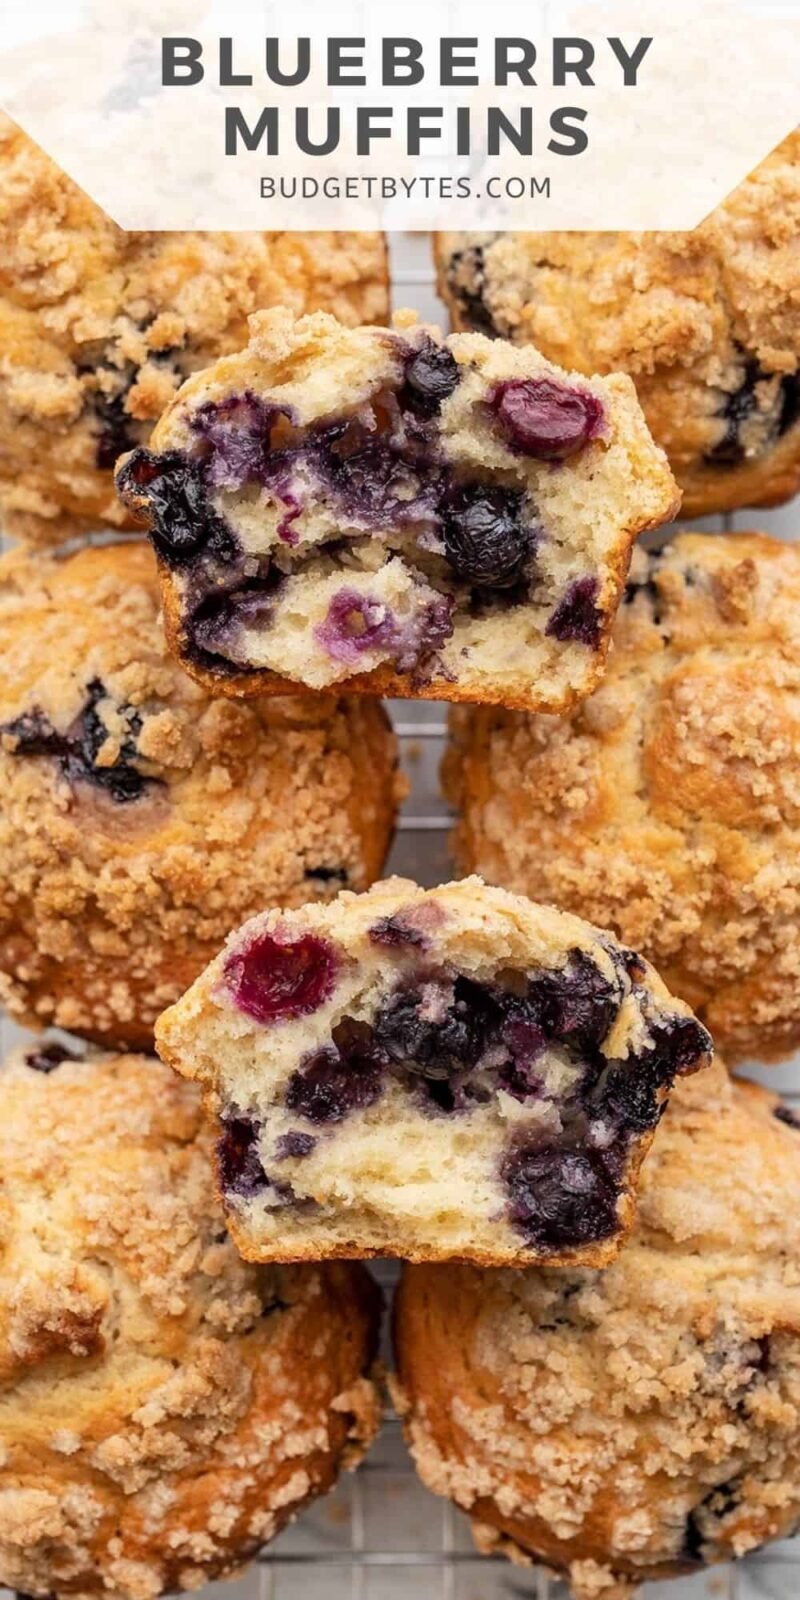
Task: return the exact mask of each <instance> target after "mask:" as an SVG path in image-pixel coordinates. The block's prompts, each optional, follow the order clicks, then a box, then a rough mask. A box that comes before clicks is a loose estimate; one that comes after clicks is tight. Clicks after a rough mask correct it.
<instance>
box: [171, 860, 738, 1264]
mask: <svg viewBox="0 0 800 1600" xmlns="http://www.w3.org/2000/svg"><path fill="white" fill-rule="evenodd" d="M156 1044H157V1048H158V1051H159V1054H160V1055H161V1056H162V1057H163V1059H164V1060H165V1061H168V1062H169V1064H170V1065H171V1066H173V1067H175V1069H176V1070H177V1071H178V1072H181V1073H183V1074H184V1075H185V1076H186V1077H188V1078H194V1079H196V1080H197V1081H198V1082H199V1083H201V1084H202V1086H203V1089H204V1091H205V1096H206V1104H207V1109H208V1111H209V1114H210V1116H211V1117H212V1118H213V1119H214V1122H215V1124H216V1127H217V1156H216V1159H217V1173H218V1183H219V1189H220V1195H221V1198H222V1201H223V1204H224V1207H225V1212H226V1216H227V1218H228V1225H229V1227H230V1229H231V1233H232V1234H233V1237H234V1238H235V1240H236V1243H237V1245H238V1247H239V1249H240V1250H241V1251H242V1253H243V1254H244V1255H245V1256H247V1257H248V1258H250V1259H252V1260H264V1261H266V1260H274V1259H279V1260H282V1261H286V1260H312V1261H313V1260H322V1259H325V1258H327V1257H329V1256H344V1257H355V1256H376V1255H380V1256H383V1255H388V1256H392V1255H397V1256H402V1257H404V1258H407V1259H411V1260H417V1261H437V1260H451V1259H453V1258H454V1257H456V1258H459V1259H465V1260H469V1261H473V1262H476V1263H477V1264H478V1265H482V1266H495V1265H504V1264H510V1265H514V1266H521V1265H523V1264H526V1263H529V1262H531V1261H543V1260H546V1261H548V1262H553V1263H557V1264H564V1263H572V1262H576V1261H578V1262H584V1263H586V1262H590V1263H592V1264H593V1265H599V1264H602V1263H603V1262H605V1261H608V1260H611V1259H613V1257H614V1255H615V1254H616V1253H617V1252H618V1250H619V1248H620V1246H621V1245H622V1243H623V1241H624V1238H625V1235H626V1234H627V1233H628V1231H629V1229H630V1226H631V1222H632V1218H633V1212H634V1198H635V1192H636V1185H637V1178H638V1173H639V1168H640V1165H641V1162H642V1160H643V1159H644V1157H645V1155H646V1153H647V1150H648V1149H649V1146H650V1143H651V1141H652V1137H653V1132H654V1130H655V1127H656V1125H657V1123H658V1121H659V1118H660V1116H661V1113H662V1110H663V1107H664V1104H665V1102H666V1100H667V1098H668V1096H669V1092H670V1089H671V1088H672V1085H673V1082H674V1081H675V1079H676V1078H677V1077H680V1076H682V1075H684V1074H688V1073H693V1072H696V1071H698V1070H699V1069H700V1068H701V1067H704V1066H706V1065H707V1063H708V1061H709V1059H710V1054H711V1040H710V1038H709V1035H708V1033H707V1032H706V1030H705V1028H703V1027H701V1026H700V1024H699V1023H698V1022H697V1021H696V1020H695V1018H694V1017H693V1016H692V1014H691V1012H690V1011H689V1010H688V1007H686V1006H685V1005H683V1003H682V1002H681V1001H678V1000H673V998H672V996H671V995H670V994H669V992H668V991H667V989H666V988H665V987H664V985H663V984H662V982H661V980H660V978H659V977H658V974H657V973H656V972H654V971H653V969H652V968H650V967H648V966H647V965H646V963H645V962H643V961H641V960H640V958H639V957H638V956H636V955H635V954H634V952H633V951H632V950H628V949H623V948H622V947H621V946H620V945H618V944H617V943H616V942H615V941H614V940H613V939H612V938H611V937H610V936H609V935H606V934H603V933H601V932H600V931H599V930H598V929H597V928H593V927H591V926H590V925H589V924H588V923H586V922H582V921H580V920H579V919H578V918H577V917H569V916H566V915H565V914H564V913H562V912H558V911H555V910H553V909H552V907H546V906H535V905H532V904H531V902H530V901H527V900H523V899H522V898H521V897H519V896H514V895H510V894H506V893H505V892H504V891H503V890H500V889H490V888H487V887H486V885H485V884H484V883H482V882H481V880H480V879H479V878H470V879H467V880H466V881H463V882H460V883H451V884H445V885H443V886H442V887H440V888H437V889H430V890H425V889H420V888H419V887H418V886H417V885H416V884H414V883H411V882H407V881H405V880H404V879H401V878H394V879H389V880H388V881H387V882H385V883H381V884H376V885H375V886H374V887H373V889H371V890H370V891H369V893H367V894H363V895H354V894H350V893H344V894H342V895H340V896H339V897H338V899H337V900H336V901H334V902H333V903H332V904H330V905H327V906H313V905H309V906H305V907H303V908H301V909H300V910H298V911H294V912H291V911H287V912H283V911H277V910H276V911H273V912H270V913H266V914H265V915H263V916H260V917H255V918H253V919H252V920H251V921H250V922H249V923H246V924H245V926H244V927H243V928H240V929H238V930H237V931H236V932H235V933H233V934H232V935H231V937H230V938H229V939H228V941H227V943H226V946H225V948H224V949H223V951H222V952H221V954H220V955H219V957H218V958H217V959H216V960H215V961H213V962H212V963H211V964H210V966H209V967H208V968H207V969H206V971H205V972H204V973H203V974H202V975H201V976H200V978H198V980H197V981H196V983H194V984H193V985H192V988H191V989H189V990H188V992H187V993H186V994H185V995H184V996H183V998H182V999H181V1000H179V1001H178V1003H177V1004H176V1005H174V1006H172V1007H171V1008H170V1009H169V1010H168V1011H166V1012H165V1013H164V1015H163V1016H162V1017H160V1018H159V1021H158V1025H157V1028H156Z"/></svg>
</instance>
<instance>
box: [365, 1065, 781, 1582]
mask: <svg viewBox="0 0 800 1600" xmlns="http://www.w3.org/2000/svg"><path fill="white" fill-rule="evenodd" d="M798 1260H800V1122H796V1121H795V1120H794V1119H793V1118H792V1115H791V1113H790V1112H787V1111H785V1110H784V1109H783V1108H782V1107H781V1106H780V1105H779V1104H778V1102H776V1101H775V1100H774V1099H773V1097H771V1096H770V1095H768V1094H766V1093H765V1092H764V1091H763V1090H762V1089H757V1088H755V1087H753V1086H750V1085H744V1084H739V1085H737V1084H734V1083H732V1082H731V1081H730V1080H729V1079H728V1077H727V1075H726V1073H725V1072H724V1070H723V1069H722V1068H721V1067H718V1068H715V1069H713V1071H712V1072H711V1073H704V1074H703V1076H702V1079H697V1080H695V1083H694V1084H692V1083H682V1084H681V1085H680V1086H679V1087H677V1088H676V1091H675V1094H674V1096H673V1098H672V1101H671V1103H670V1107H669V1110H668V1112H667V1114H666V1116H665V1118H664V1121H663V1122H662V1124H661V1127H660V1129H659V1131H658V1133H657V1135H656V1139H655V1143H654V1145H653V1150H652V1153H651V1155H650V1156H649V1158H648V1160H647V1161H646V1162H645V1165H644V1168H643V1171H642V1187H641V1194H640V1203H639V1218H638V1223H637V1226H636V1230H635V1233H634V1234H633V1237H632V1239H631V1241H630V1242H629V1244H628V1245H627V1247H626V1249H625V1250H623V1251H622V1254H621V1255H620V1256H619V1258H618V1259H617V1261H616V1262H615V1263H614V1264H613V1265H612V1266H610V1267H607V1268H606V1269H605V1270H604V1271H600V1272H597V1271H591V1270H589V1271H587V1270H581V1271H578V1272H575V1271H566V1272H564V1271H562V1272H553V1271H550V1270H547V1269H541V1268H536V1269H529V1270H528V1271H525V1272H508V1271H502V1272H491V1273H480V1272H476V1271H475V1270H474V1269H473V1268H471V1267H468V1266H457V1265H450V1266H447V1267H439V1268H437V1269H433V1270H431V1268H429V1267H424V1266H419V1267H412V1268H410V1269H408V1270H407V1273H406V1275H405V1277H404V1280H403V1283H402V1286H401V1289H400V1292H399V1296H398V1300H397V1302H396V1307H395V1315H396V1348H397V1362H398V1368H399V1374H400V1381H399V1385H398V1390H397V1400H398V1404H399V1406H400V1409H401V1411H402V1412H404V1413H405V1426H406V1432H407V1437H408V1441H409V1444H410V1446H411V1449H412V1451H413V1454H414V1456H415V1459H416V1464H417V1467H418V1470H419V1472H420V1474H421V1475H422V1478H423V1479H424V1481H425V1483H426V1484H427V1485H428V1487H429V1488H431V1489H433V1490H434V1492H435V1493H437V1494H442V1495H447V1496H449V1497H450V1498H451V1499H453V1500H455V1501H456V1502H457V1504H458V1505H460V1506H462V1507H463V1508H464V1509H465V1510H466V1511H468V1512H469V1514H470V1516H471V1518H472V1520H473V1531H474V1534H475V1536H476V1540H477V1543H478V1546H479V1548H480V1549H481V1550H483V1551H484V1552H485V1553H487V1554H489V1553H495V1552H499V1553H502V1554H505V1555H509V1556H511V1558H512V1559H515V1560H517V1561H521V1562H523V1563H529V1562H531V1561H536V1560H540V1561H543V1562H545V1563H546V1564H547V1566H548V1567H549V1568H552V1569H555V1570H556V1571H558V1572H559V1573H561V1574H562V1575H563V1576H564V1577H565V1578H566V1579H567V1581H568V1582H569V1583H570V1585H571V1589H572V1593H573V1595H574V1596H575V1597H576V1600H625V1597H627V1596H629V1595H630V1594H631V1593H632V1591H633V1590H634V1589H635V1588H636V1587H637V1584H638V1583H639V1582H642V1581H644V1580H645V1579H646V1578H666V1577H670V1576H674V1575H677V1574H680V1573H687V1574H688V1573H691V1572H697V1571H700V1570H701V1569H702V1568H703V1567H704V1566H705V1565H706V1564H709V1563H712V1562H717V1561H727V1560H730V1559H733V1558H736V1557H739V1556H743V1555H745V1554H746V1553H747V1552H748V1551H750V1550H753V1549H755V1548H756V1547H757V1546H759V1545H761V1544H763V1543H764V1542H765V1541H766V1540H768V1539H773V1538H783V1537H787V1536H788V1535H789V1534H791V1533H793V1532H794V1531H795V1529H796V1527H797V1526H798V1523H800V1276H799V1275H798ZM710 1592H711V1590H709V1593H710Z"/></svg>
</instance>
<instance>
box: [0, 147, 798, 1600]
mask: <svg viewBox="0 0 800 1600" xmlns="http://www.w3.org/2000/svg"><path fill="white" fill-rule="evenodd" d="M0 161H2V167H3V183H2V192H1V193H0V240H1V241H2V243H1V245H0V319H2V324H3V333H4V339H3V359H2V364H1V365H0V513H1V514H2V518H3V527H4V531H6V532H8V533H9V534H11V535H12V536H13V537H14V538H15V539H16V540H17V541H18V544H17V546H16V547H15V548H14V549H13V550H11V551H10V552H9V553H8V554H6V555H5V556H4V557H2V558H0V641H2V657H3V671H2V678H1V679H0V769H2V777H3V794H4V803H3V806H2V812H0V990H1V991H2V998H3V1001H4V1003H5V1004H6V1006H7V1009H8V1011H9V1013H10V1015H11V1016H12V1017H14V1018H15V1019H16V1020H18V1021H20V1022H22V1023H24V1024H26V1025H27V1026H29V1027H31V1028H33V1029H35V1030H37V1033H38V1032H39V1031H40V1030H41V1033H40V1036H39V1037H37V1038H36V1039H35V1040H34V1042H32V1043H31V1044H30V1045H29V1047H27V1048H25V1049H23V1050H22V1051H20V1052H18V1053H17V1054H16V1055H14V1056H13V1057H12V1058H11V1059H10V1060H9V1061H8V1062H7V1063H6V1064H5V1067H4V1069H3V1072H2V1074H1V1075H0V1112H1V1113H2V1114H1V1116H0V1151H1V1152H2V1161H0V1325H1V1326H2V1330H3V1341H2V1347H0V1370H1V1371H2V1395H1V1398H0V1407H1V1408H2V1421H0V1583H2V1584H5V1585H8V1586H9V1587H13V1588H15V1589H18V1590H20V1591H22V1592H24V1593H25V1594H28V1595H36V1596H39V1597H42V1600H44V1597H45V1596H50V1595H57V1596H62V1595H63V1596H69V1595H75V1596H86V1597H95V1596H97V1597H98V1600H99V1597H100V1596H101V1595H102V1596H112V1597H118V1600H155V1597H156V1596H158V1595H160V1594H162V1593H164V1592H166V1591H169V1590H174V1589H189V1588H197V1587H199V1586H201V1585H202V1583H203V1582H205V1581H207V1580H209V1579H211V1578H214V1577H216V1576H219V1575H223V1574H225V1573H227V1572H230V1571H232V1570H234V1569H235V1568H236V1567H238V1566H240V1565H241V1564H242V1562H244V1561H245V1560H247V1559H249V1558H251V1557H252V1556H253V1555H255V1554H256V1553H257V1551H258V1550H259V1549H260V1548H261V1547H262V1546H263V1545H264V1544H265V1543H266V1542H267V1541H268V1540H269V1539H271V1538H272V1537H274V1535H275V1534H276V1533H277V1532H278V1531H279V1529H280V1528H281V1527H282V1526H283V1524H284V1523H285V1522H286V1521H287V1519H289V1518H290V1517H293V1516H294V1515H296V1514H297V1512H298V1511H299V1510H300V1509H301V1508H302V1507H303V1505H305V1504H306V1503H308V1501H309V1500H311V1499H312V1498H313V1497H314V1496H316V1495H319V1494H322V1493H324V1492H326V1491H327V1490H328V1489H329V1488H330V1487H331V1485H332V1484H333V1482H334V1481H335V1478H336V1476H337V1473H338V1472H339V1470H340V1469H341V1468H343V1467H353V1466H355V1465H357V1463H358V1461H359V1460H360V1459H361V1457H362V1455H363V1453H364V1451H365V1449H366V1448H367V1447H368V1445H369V1443H370V1441H371V1440H372V1438H373V1437H374V1435H375V1432H376V1431H377V1428H378V1426H379V1422H380V1416H381V1409H382V1399H381V1378H380V1373H379V1371H378V1369H377V1368H376V1366H375V1357H376V1350H377V1338H378V1328H379V1322H380V1296H379V1294H378V1291H377V1289H376V1288H375V1286H374V1284H373V1282H372V1279H371V1278H370V1277H369V1275H368V1273H367V1271H366V1269H365V1268H364V1267H363V1266H362V1265H361V1264H360V1262H361V1260H363V1259H364V1258H368V1257H373V1256H398V1257H401V1258H403V1259H404V1260H405V1261H406V1262H407V1263H409V1264H408V1265H407V1266H406V1267H405V1269H404V1273H403V1277H402V1281H401V1285H400V1289H399V1291H398V1295H397V1298H396V1303H395V1308H394V1312H395V1315H394V1332H395V1351H396V1361H395V1366H396V1372H395V1374H394V1375H393V1376H392V1377H391V1380H390V1381H391V1385H392V1389H393V1393H394V1396H395V1400H396V1403H397V1405H398V1407H399V1409H400V1411H401V1414H402V1415H403V1417H404V1419H405V1425H406V1431H407V1437H408V1440H409V1444H410V1446H411V1449H412V1452H413V1455H414V1458H415V1461H416V1464H417V1467H418V1470H419V1472H420V1474H421V1476H422V1478H423V1480H424V1481H425V1483H426V1484H428V1485H429V1487H430V1488H431V1489H432V1490H433V1491H434V1492H436V1493H440V1494H443V1495H446V1496H449V1497H450V1498H451V1499H453V1500H454V1501H455V1502H456V1503H457V1504H459V1505H460V1506H462V1507H463V1508H464V1509H466V1510H467V1511H468V1512H469V1513H470V1515H471V1517H472V1521H473V1527H474V1531H475V1536H476V1539H477V1542H478V1545H479V1548H481V1549H483V1550H486V1551H487V1552H501V1553H503V1554H506V1555H509V1556H510V1557H511V1558H512V1559H514V1560H517V1561H522V1562H528V1563H530V1562H534V1561H543V1562H545V1563H546V1564H547V1565H548V1566H549V1567H550V1568H551V1569H552V1570H554V1571H556V1572H557V1573H559V1574H561V1575H562V1576H564V1577H565V1578H566V1579H567V1581H568V1582H569V1583H570V1585H571V1589H572V1592H573V1594H574V1595H575V1596H576V1600H623V1597H625V1596H628V1595H629V1594H631V1593H632V1591H633V1590H634V1589H635V1587H636V1585H637V1583H639V1582H641V1581H643V1580H644V1579H646V1578H649V1577H661V1576H663V1577H667V1576H671V1575H674V1574H678V1573H682V1572H692V1571H695V1570H698V1569H699V1568H701V1567H702V1566H704V1565H706V1564H709V1563H712V1562H716V1561H724V1560H727V1559H731V1558H734V1557H738V1556H741V1555H744V1554H746V1553H747V1552H748V1551H750V1550H752V1549H754V1548H756V1547H757V1546H759V1545H761V1544H763V1543H764V1542H766V1541H767V1540H769V1539H773V1538H776V1537H785V1536H788V1535H789V1534H790V1533H792V1532H793V1531H794V1529H795V1527H796V1526H797V1525H798V1523H800V1465H799V1463H800V1124H798V1123H796V1122H795V1120H794V1117H793V1115H792V1113H791V1112H790V1111H789V1110H787V1108H786V1107H785V1106H783V1105H782V1104H781V1103H780V1101H779V1100H778V1099H777V1098H776V1097H775V1096H774V1095H772V1094H770V1093H767V1092H766V1091H765V1090H761V1089H758V1088H756V1087H754V1086H753V1085H751V1084H748V1083H746V1082H745V1081H743V1080H737V1079H736V1078H733V1077H731V1076H730V1075H729V1073H728V1071H727V1069H726V1067H725V1066H724V1065H723V1064H722V1061H721V1060H720V1056H719V1054H718V1055H717V1056H716V1058H715V1059H714V1060H713V1061H712V1055H713V1045H712V1036H713V1042H714V1043H715V1044H716V1046H717V1047H718V1050H719V1052H721V1054H722V1055H723V1056H724V1057H725V1060H726V1061H727V1062H728V1063H729V1064H735V1063H736V1061H737V1060H741V1059H743V1058H744V1057H756V1058H758V1059H761V1060H763V1061H774V1060H775V1061H776V1060H779V1059H781V1058H782V1057H785V1056H786V1055H788V1054H790V1053H791V1052H792V1051H793V1050H794V1049H795V1048H796V1047H797V1046H798V1045H800V931H799V930H798V921H799V918H800V557H798V554H797V551H796V549H795V548H794V547H793V546H791V545H782V544H779V543H777V542H776V541H774V540H772V539H770V538H768V537H767V536H766V535H763V534H757V533H747V534H737V535H726V536H711V535H708V534H698V533H680V534H677V535H675V536H673V537H672V538H670V539H667V540H663V539H662V541H661V543H660V544H659V546H658V548H655V547H653V548H650V549H649V550H648V551H646V550H645V549H644V548H643V547H642V546H641V545H639V546H635V541H636V540H637V537H638V536H639V535H641V534H643V533H649V532H652V531H654V530H656V529H658V528H659V527H660V526H662V525H663V524H665V523H666V522H668V521H669V520H670V519H671V518H672V517H673V516H674V515H675V513H676V511H677V509H678V506H679V505H680V490H683V491H684V492H685V499H684V506H685V507H688V509H689V510H690V511H692V512H709V511H718V510H722V509H730V508H733V507H736V506H740V505H743V504H748V503H753V502H756V503H773V502H775V501H777V500H780V499H782V498H785V497H787V496H788V495H790V494H792V493H794V491H795V490H796V488H797V485H798V480H799V479H800V256H798V249H800V140H798V139H797V138H792V139H790V140H788V141H787V142H786V143H785V144H784V145H783V146H781V147H780V148H779V150H778V151H776V152H775V153H774V154H773V155H772V156H771V157H770V158H769V159H768V160H767V161H766V162H765V163H764V164H763V165H762V167H761V168H759V169H758V171H757V172H756V173H755V174H753V176H752V177H751V178H750V179H749V180H748V181H747V182H746V183H745V184H744V185H742V186H741V188H740V189H739V190H737V191H736V192H735V194H734V195H733V196H732V197H731V198H730V199H729V200H728V201H727V202H726V204H725V205H724V206H723V207H721V208H720V210H719V211H718V212H717V213H715V214H714V216H713V217H711V218H710V219H709V220H708V221H707V222H706V223H705V224H704V225H703V226H702V227H701V228H700V229H698V230H696V232H695V233H694V234H692V235H688V236H681V238H680V239H677V238H673V237H671V236H666V235H657V236H653V235H650V236H643V237H636V238H632V237H631V236H626V235H603V236H591V235H543V236H537V235H525V236H518V235H504V236H502V237H500V238H493V237H490V236H485V235H459V236H450V235H448V236H444V237H442V238H440V239H439V240H437V257H438V261H439V266H440V274H441V284H442V290H443V294H444V296H445V298H446V300H447V301H448V303H449V305H450V308H451V310H452V313H453V321H454V325H455V329H456V331H455V332H454V334H452V335H451V336H450V337H449V338H443V337H442V335H441V334H440V333H439V331H438V330H437V329H435V328H428V327H423V326H420V325H419V324H418V323H417V322H416V319H415V318H414V317H413V316H412V315H411V314H402V315H401V316H399V317H398V318H396V319H395V324H394V326H393V327H392V328H387V327H386V326H385V323H386V320H387V317H388V279H387V268H386V253H385V246H384V242H383V241H382V240H381V239H379V238H377V237H365V236H357V235H336V234H327V235H308V234H306V235H303V234H301V235H288V234H284V235H246V234H244V235H200V234H197V235H186V234H182V235H163V234H162V235H125V234H123V233H121V231H120V230H119V229H117V228H116V227H115V226H114V225H113V224H111V223H110V222H109V221H108V219H106V218H105V217H104V216H103V215H102V214H101V213H99V212H98V211H97V210H96V208H95V207H94V206H93V205H92V204H91V202H89V201H88V199H87V198H86V197H85V196H84V195H83V194H81V193H80V192H79V191H78V190H77V189H76V188H75V187H74V186H73V185H72V184H71V183H70V182H69V180H67V179H66V177H65V176H64V175H63V174H62V173H60V172H59V171H58V170H57V169H56V168H54V167H53V166H52V164H51V163H50V162H49V161H48V160H47V159H46V158H45V157H44V156H43V154H42V153H41V152H40V151H39V150H37V149H36V148H35V147H33V146H32V145H31V144H30V143H29V142H28V141H27V140H26V139H25V137H24V136H23V135H22V134H21V133H20V132H19V131H18V130H17V129H15V128H13V127H12V126H11V125H10V124H5V125H4V126H3V127H2V129H1V130H0ZM248 318H249V319H250V322H249V343H248V342H247V339H248ZM554 362H560V363H563V364H565V365H566V366H567V367H568V368H570V369H571V370H570V371H564V370H563V369H562V366H561V365H553V363H554ZM637 391H638V394H637ZM648 425H649V426H648ZM651 430H652V432H651ZM673 471H674V474H675V476H674V477H673ZM115 478H116V485H115ZM676 479H677V483H676ZM137 530H138V531H137ZM99 531H103V532H104V533H105V538H104V539H103V541H102V542H98V541H97V539H93V540H92V541H91V542H89V539H88V535H89V534H96V533H97V532H99ZM386 694H393V695H400V696H404V697H407V698H415V699H420V698H424V699H435V700H440V701H451V702H456V703H457V704H456V706H455V707H454V710H453V713H452V739H451V744H450V749H449V752H448V755H447V759H446V764H445V772H444V783H445V788H446V791H447V793H448V795H449V796H450V797H451V798H452V800H453V801H454V803H455V805H456V808H457V811H458V822H457V827H456V832H455V854H456V861H457V866H458V869H459V872H460V873H461V874H462V875H463V876H462V877H461V878H460V879H459V881H458V882H455V883H452V884H449V885H445V886H442V887H439V888H435V889H428V890H426V889H421V888H419V887H418V886H417V885H416V884H414V883H411V882H406V881H403V880H399V879H390V880H388V881H385V882H377V881H376V880H378V879H379V878H380V874H381V871H382V868H383V865H384V862H385V859H386V855H387V853H388V849H389V845H390V841H391V835H392V829H393V823H394V818H395V813H396V808H397V805H398V803H399V800H400V799H401V797H402V793H403V787H402V780H401V779H400V778H399V776H398V772H397V751H396V745H395V740H394V735H393V733H392V730H391V726H390V723H389V721H388V718H387V716H386V714H385V712H384V710H383V707H382V704H381V699H380V697H381V696H382V695H386ZM584 919H587V920H584ZM231 930H233V931H231ZM650 962H653V964H654V965H652V966H651V965H650ZM49 1028H54V1029H58V1030H61V1032H60V1033H56V1034H54V1033H50V1034H48V1033H46V1032H45V1031H44V1030H47V1029H49ZM65 1031H66V1033H67V1034H69V1035H70V1037H69V1038H64V1036H63V1035H64V1032H65ZM154 1047H155V1049H156V1050H157V1052H158V1055H156V1054H155V1053H154ZM159 1058H160V1059H159Z"/></svg>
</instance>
